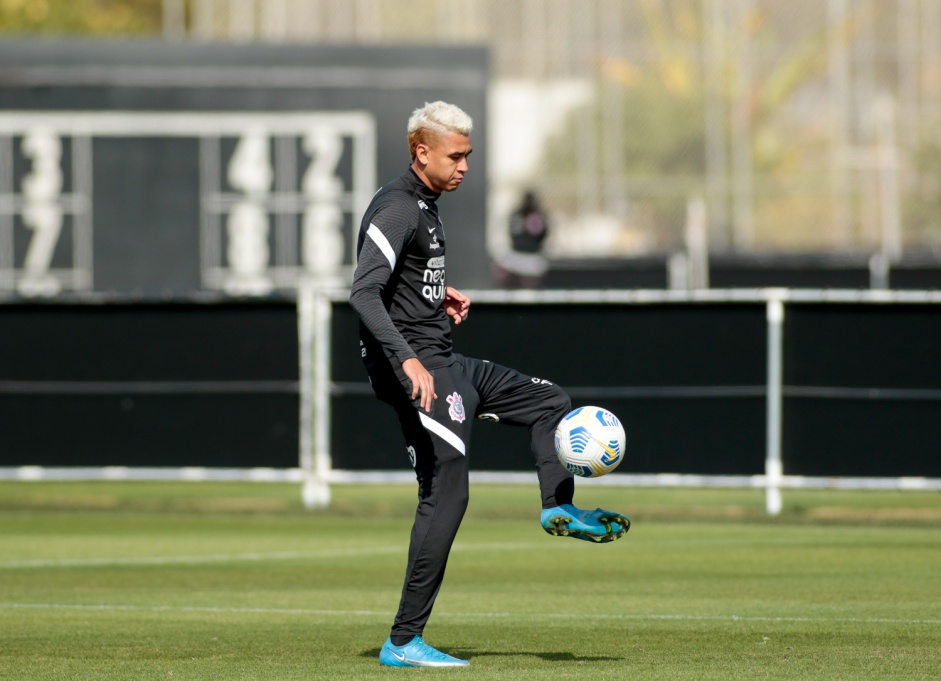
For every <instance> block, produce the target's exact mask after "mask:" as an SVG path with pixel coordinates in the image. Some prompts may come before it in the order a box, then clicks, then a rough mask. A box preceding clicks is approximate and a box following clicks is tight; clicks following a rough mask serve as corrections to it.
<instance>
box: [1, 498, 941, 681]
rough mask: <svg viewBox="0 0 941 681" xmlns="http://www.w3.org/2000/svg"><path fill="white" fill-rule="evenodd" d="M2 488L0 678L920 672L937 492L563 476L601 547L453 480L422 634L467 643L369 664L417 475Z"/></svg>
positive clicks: (937, 521) (934, 575) (938, 623)
mask: <svg viewBox="0 0 941 681" xmlns="http://www.w3.org/2000/svg"><path fill="white" fill-rule="evenodd" d="M333 492H334V496H335V500H334V504H333V505H332V507H331V509H330V510H328V511H317V512H309V511H304V510H303V509H302V508H301V507H300V501H299V496H300V493H299V489H298V487H297V486H294V485H280V484H242V483H142V482H138V483H132V482H98V483H88V482H85V483H53V482H26V483H11V482H7V483H0V679H4V680H7V679H9V680H15V681H20V680H30V679H43V680H48V679H57V680H58V679H83V680H84V679H130V680H139V679H194V680H203V679H226V680H232V679H265V680H275V679H338V680H344V679H356V680H363V679H367V680H368V679H379V678H383V679H385V678H390V677H397V678H402V677H405V676H411V675H415V674H420V675H423V676H424V677H427V676H442V677H444V676H449V677H451V676H458V675H459V676H462V677H465V678H473V679H501V680H510V681H514V680H522V679H534V680H535V679H540V680H541V679H548V680H552V681H555V680H562V679H590V680H595V679H644V680H650V679H724V680H727V679H827V680H833V679H854V680H855V679H937V678H938V677H939V676H941V496H939V495H938V494H937V493H908V492H906V493H891V492H825V491H802V492H796V491H786V492H785V512H784V513H783V514H782V515H781V516H780V517H778V518H775V519H770V518H768V517H767V516H765V514H764V512H763V504H764V501H763V496H762V494H761V493H760V492H758V491H753V490H663V489H618V488H598V487H596V488H592V489H590V490H586V489H583V490H582V491H581V492H580V495H579V497H578V500H579V501H580V502H581V503H582V504H583V505H586V506H587V505H600V506H605V507H611V508H615V509H618V510H623V511H624V512H626V513H627V514H628V515H631V517H632V518H633V520H634V527H633V529H632V530H631V532H630V534H629V535H628V536H627V537H626V538H625V539H622V540H621V541H618V542H615V543H613V544H608V545H592V544H589V543H587V542H579V541H573V540H570V539H562V538H554V537H550V536H548V535H546V534H544V533H543V532H542V530H541V529H540V528H539V526H538V524H537V522H536V517H537V515H538V508H537V504H536V490H535V488H533V489H530V488H528V487H515V486H495V485H487V486H480V485H477V486H473V487H472V491H471V506H470V509H469V511H468V515H467V518H466V520H465V522H464V525H463V527H462V529H461V532H460V534H459V535H458V540H457V544H456V546H455V550H454V552H453V553H452V556H451V562H450V565H449V568H448V575H447V578H446V580H445V584H444V587H443V589H442V592H441V595H440V597H439V599H438V603H437V607H436V609H435V613H434V615H433V616H432V619H431V622H430V624H429V626H428V628H427V629H426V631H425V638H426V639H427V640H428V641H429V642H430V643H431V644H433V645H435V646H437V647H440V648H442V649H443V650H445V651H447V652H450V653H453V654H455V655H458V656H461V657H466V658H469V659H470V661H471V667H470V668H466V669H448V670H407V669H384V668H381V667H379V664H378V661H377V655H378V651H379V646H380V645H381V644H382V641H383V640H384V639H385V637H386V636H387V635H388V629H389V625H390V623H391V620H392V616H393V614H394V611H395V608H396V606H397V603H398V597H399V589H400V587H401V579H402V573H403V569H404V565H405V550H406V542H407V537H408V532H409V527H410V523H411V512H412V508H413V504H414V497H415V491H414V489H413V488H412V487H405V486H393V487H379V486H338V487H335V488H334V489H333Z"/></svg>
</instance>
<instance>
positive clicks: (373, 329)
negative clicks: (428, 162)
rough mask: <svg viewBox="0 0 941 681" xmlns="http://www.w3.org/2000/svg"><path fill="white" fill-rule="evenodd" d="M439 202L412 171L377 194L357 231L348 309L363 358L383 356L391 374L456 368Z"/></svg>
mask: <svg viewBox="0 0 941 681" xmlns="http://www.w3.org/2000/svg"><path fill="white" fill-rule="evenodd" d="M439 196H440V194H438V193H437V192H434V191H432V190H431V189H429V188H428V187H427V186H426V185H425V183H424V182H422V181H421V179H419V177H418V175H416V174H415V172H414V171H413V170H412V169H411V167H409V169H408V170H407V171H406V172H405V173H403V174H402V175H401V176H399V177H398V178H397V179H395V180H393V181H392V182H390V183H389V184H386V185H385V186H383V187H382V188H380V189H379V191H378V192H376V195H375V196H374V197H373V199H372V202H371V203H370V204H369V207H368V208H367V209H366V212H365V214H364V215H363V220H362V222H361V223H360V228H359V238H358V239H357V244H356V255H357V263H356V270H355V272H354V274H353V284H352V287H351V289H350V304H351V305H352V306H353V309H354V310H355V311H356V313H357V314H358V315H359V319H360V340H361V341H362V343H363V345H364V350H365V351H366V353H368V354H370V355H371V354H373V353H374V352H376V351H377V350H379V348H381V349H382V351H383V352H384V354H385V356H386V357H387V358H389V360H390V362H392V363H393V366H394V365H395V364H396V363H397V364H401V363H402V362H404V361H405V360H407V359H409V358H412V357H418V359H419V361H421V363H422V364H423V365H424V366H425V368H426V369H435V368H438V367H443V366H448V365H449V364H451V363H452V362H453V358H452V354H451V325H450V322H449V320H448V317H447V314H445V311H444V308H443V307H442V303H443V302H444V289H445V286H446V279H445V270H444V226H443V225H442V224H441V220H440V218H439V217H438V206H437V203H436V202H437V200H438V197H439Z"/></svg>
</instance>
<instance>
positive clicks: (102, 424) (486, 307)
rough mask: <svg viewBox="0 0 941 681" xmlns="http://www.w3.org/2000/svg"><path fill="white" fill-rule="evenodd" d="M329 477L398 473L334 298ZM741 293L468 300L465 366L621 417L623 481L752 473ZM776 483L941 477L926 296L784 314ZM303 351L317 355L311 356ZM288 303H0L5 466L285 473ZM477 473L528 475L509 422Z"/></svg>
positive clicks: (292, 436)
mask: <svg viewBox="0 0 941 681" xmlns="http://www.w3.org/2000/svg"><path fill="white" fill-rule="evenodd" d="M332 309H333V319H332V327H331V338H330V342H331V348H330V352H331V373H332V376H331V378H332V384H331V385H332V397H331V405H330V406H331V429H332V439H331V451H330V453H331V455H332V458H333V465H334V467H335V468H340V469H347V470H367V469H385V470H406V469H407V468H408V458H407V455H406V452H405V448H404V443H403V442H402V441H401V436H400V435H399V432H398V425H397V423H396V421H395V418H394V416H393V415H392V413H391V410H389V409H388V408H387V407H386V406H385V405H383V404H382V403H380V402H378V401H377V400H376V399H375V398H374V397H373V396H372V392H371V389H370V387H369V384H368V383H367V381H366V377H365V373H364V370H363V368H362V366H361V364H360V359H359V345H358V331H357V322H356V319H355V316H354V314H353V312H352V310H351V309H350V308H349V306H348V305H347V304H346V303H345V302H337V303H334V304H333V308H332ZM766 310H767V308H766V303H765V302H764V301H763V300H762V299H761V298H760V296H754V297H753V298H752V299H751V300H742V301H739V302H708V303H706V302H689V301H684V302H668V301H663V302H656V303H643V304H638V303H623V302H595V303H548V302H547V303H535V302H515V303H506V302H493V301H491V302H486V301H480V300H478V301H477V302H475V303H474V305H473V307H472V311H471V316H470V318H469V320H468V322H467V323H466V324H462V325H460V326H459V327H455V329H454V340H455V343H456V347H457V348H458V349H459V350H460V351H461V352H463V353H464V354H467V355H470V356H477V357H481V358H485V359H489V360H491V361H494V362H499V363H502V364H506V365H509V366H513V367H516V368H518V369H520V370H522V371H524V372H527V373H529V374H530V375H532V376H534V377H538V378H543V379H547V380H551V381H553V382H555V383H558V384H560V385H562V386H563V387H564V388H565V389H566V390H567V391H568V392H569V394H570V395H571V396H572V399H573V402H574V403H575V404H576V405H584V404H598V405H601V406H605V407H608V408H610V409H611V410H613V411H614V412H615V413H616V414H618V416H619V417H621V419H622V420H623V421H624V424H625V428H626V431H627V436H628V449H627V451H628V457H627V459H626V462H625V464H623V465H622V468H621V469H619V470H620V471H622V472H629V473H697V474H712V475H751V474H761V473H764V469H765V456H766V446H767V440H766V431H767V411H766V409H767V406H766V405H767V386H766V382H767V378H766V377H767V375H768V374H767V367H768V353H767V344H768V343H767V339H768V334H767V329H768V326H767V317H766ZM783 331H784V333H783V379H784V380H783V383H784V385H783V388H782V404H783V420H782V425H783V428H782V459H783V466H784V472H785V474H789V475H809V476H834V477H853V476H856V477H858V476H865V477H869V476H878V477H882V476H886V477H899V476H928V477H941V457H939V456H938V453H939V447H938V443H939V442H941V364H939V363H938V362H937V359H936V357H937V348H938V344H939V343H938V341H939V339H941V298H938V300H937V301H936V302H934V303H924V304H915V303H891V304H888V303H886V304H882V303H877V302H872V300H870V302H855V303H836V302H822V301H818V302H806V301H805V302H798V301H791V302H788V303H786V304H785V305H784V326H783ZM315 351H316V348H315ZM298 367H299V354H298V315H297V308H296V305H295V303H294V301H292V300H264V301H260V300H259V301H246V300H241V301H240V300H232V299H224V298H218V299H215V298H213V299H199V300H195V299H194V300H174V301H164V302H149V303H142V302H135V301H130V300H124V301H104V300H99V301H98V302H95V303H89V302H87V301H86V302H81V303H79V302H73V303H65V302H47V303H38V302H29V301H20V302H9V303H8V304H4V305H0V466H26V465H40V466H137V467H185V466H207V467H223V468H247V467H257V466H262V467H275V468H294V467H296V466H297V465H298V448H299V436H298V430H299V422H298V418H299V407H300V397H299V377H300V373H299V368H298ZM469 456H470V457H471V467H472V470H478V471H481V470H497V471H515V470H520V471H526V470H532V456H531V454H530V452H529V441H528V434H527V432H526V431H525V430H524V429H520V428H513V427H508V426H503V425H499V424H493V423H489V422H483V421H481V422H477V423H476V425H475V430H474V435H473V443H472V447H471V450H470V452H469Z"/></svg>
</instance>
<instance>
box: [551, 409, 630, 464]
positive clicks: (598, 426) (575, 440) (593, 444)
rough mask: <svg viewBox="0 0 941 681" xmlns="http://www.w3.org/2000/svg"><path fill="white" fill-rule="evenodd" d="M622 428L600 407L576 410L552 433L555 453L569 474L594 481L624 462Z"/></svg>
mask: <svg viewBox="0 0 941 681" xmlns="http://www.w3.org/2000/svg"><path fill="white" fill-rule="evenodd" d="M624 440H625V436H624V426H622V425H621V422H620V421H618V417H617V416H615V415H614V414H612V413H611V412H610V411H608V410H607V409H602V408H601V407H579V408H578V409H573V410H572V411H570V412H569V413H568V414H566V415H565V416H564V417H563V418H562V420H561V421H559V425H558V426H557V427H556V429H555V451H556V454H558V455H559V461H561V462H562V465H563V466H565V467H566V468H567V469H568V471H569V472H570V473H573V474H575V475H580V476H581V477H583V478H596V477H598V476H599V475H605V474H606V473H610V472H611V471H613V470H614V469H615V468H617V467H618V464H619V463H621V459H623V458H624Z"/></svg>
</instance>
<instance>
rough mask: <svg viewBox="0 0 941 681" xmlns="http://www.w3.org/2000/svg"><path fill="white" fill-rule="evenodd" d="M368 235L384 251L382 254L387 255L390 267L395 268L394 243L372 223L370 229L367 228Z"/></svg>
mask: <svg viewBox="0 0 941 681" xmlns="http://www.w3.org/2000/svg"><path fill="white" fill-rule="evenodd" d="M366 236H368V237H369V238H370V239H372V240H373V243H375V244H376V245H377V246H378V247H379V250H380V251H382V254H383V255H384V256H386V260H388V261H389V267H390V268H392V269H395V251H394V250H392V244H390V243H389V240H388V239H386V235H385V234H383V233H382V230H380V229H379V228H378V227H376V226H375V225H374V224H372V223H370V224H369V229H367V230H366Z"/></svg>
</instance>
